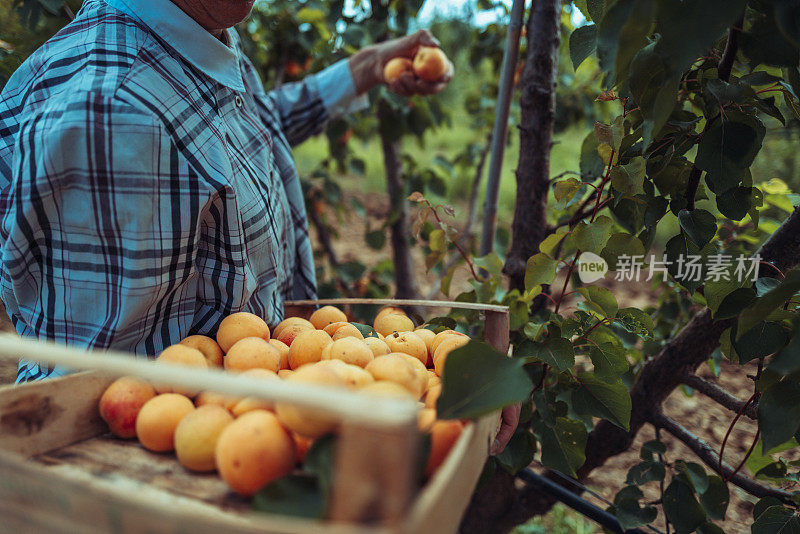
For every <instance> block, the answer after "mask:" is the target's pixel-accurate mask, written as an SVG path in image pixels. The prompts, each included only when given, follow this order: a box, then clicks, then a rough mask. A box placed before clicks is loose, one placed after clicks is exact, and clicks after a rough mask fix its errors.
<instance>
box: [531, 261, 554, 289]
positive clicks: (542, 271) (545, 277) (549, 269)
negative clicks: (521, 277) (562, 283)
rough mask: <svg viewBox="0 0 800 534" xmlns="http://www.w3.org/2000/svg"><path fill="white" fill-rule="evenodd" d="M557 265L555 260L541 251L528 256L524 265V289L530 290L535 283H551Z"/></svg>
mask: <svg viewBox="0 0 800 534" xmlns="http://www.w3.org/2000/svg"><path fill="white" fill-rule="evenodd" d="M557 266H558V261H557V260H554V259H553V258H551V257H550V256H548V255H547V254H542V253H541V252H540V253H538V254H535V255H533V256H531V257H530V258H528V264H527V266H526V267H525V289H526V290H528V291H530V289H531V288H533V286H535V285H539V284H552V283H553V280H555V278H556V267H557Z"/></svg>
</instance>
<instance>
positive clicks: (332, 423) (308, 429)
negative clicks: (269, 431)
mask: <svg viewBox="0 0 800 534" xmlns="http://www.w3.org/2000/svg"><path fill="white" fill-rule="evenodd" d="M317 332H320V330H317ZM286 381H287V382H292V383H303V384H320V385H325V386H331V387H341V388H345V387H347V386H346V384H345V382H344V380H343V379H342V378H341V376H340V375H339V374H338V373H337V372H336V371H334V370H332V369H329V368H327V367H326V366H322V365H306V366H303V367H301V368H299V369H297V370H296V371H294V372H293V373H292V374H291V375H290V376H289V377H288V378H286ZM275 413H277V414H278V418H279V419H280V421H281V423H283V425H284V426H286V427H287V428H289V429H291V430H292V431H294V432H297V433H298V434H301V435H303V436H306V437H308V438H317V437H319V436H321V435H323V434H327V433H328V432H331V431H333V430H334V429H335V428H336V427H337V425H338V421H337V420H336V419H334V418H331V417H328V416H325V415H321V414H320V413H318V412H317V411H315V410H311V409H308V408H298V407H296V406H294V405H292V404H285V403H280V402H279V403H277V404H276V405H275Z"/></svg>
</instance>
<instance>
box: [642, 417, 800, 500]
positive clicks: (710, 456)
mask: <svg viewBox="0 0 800 534" xmlns="http://www.w3.org/2000/svg"><path fill="white" fill-rule="evenodd" d="M650 422H651V423H652V424H653V425H654V426H656V428H663V429H664V430H666V431H667V432H669V433H670V434H672V435H673V436H675V438H677V439H678V440H679V441H681V442H682V443H683V444H684V445H686V446H687V447H689V448H690V449H691V450H692V452H694V453H695V454H696V455H697V457H698V458H700V459H701V460H702V461H703V463H704V464H706V465H707V466H708V467H710V468H711V469H712V470H713V471H715V472H716V473H718V474H719V475H721V476H722V477H723V478H724V479H727V480H728V482H732V483H733V484H735V485H736V486H738V487H740V488H742V489H743V490H744V491H746V492H747V493H749V494H750V495H754V496H756V497H758V498H763V497H775V498H776V499H779V500H780V501H782V502H784V503H786V504H792V505H793V504H795V503H794V499H793V496H792V494H791V493H789V492H788V491H784V490H782V489H778V488H772V487H769V486H765V485H763V484H760V483H759V482H756V481H755V480H753V479H752V478H750V477H746V476H744V475H741V474H739V473H736V472H735V471H734V469H733V468H732V467H731V466H729V465H728V464H726V463H725V462H722V472H721V473H720V472H719V465H720V461H719V455H718V454H717V452H716V451H715V450H714V449H713V448H711V446H710V445H709V444H708V443H706V442H705V441H703V440H702V439H700V438H699V437H698V436H695V435H694V434H692V433H691V432H690V431H689V430H687V429H686V428H685V427H684V426H682V425H681V424H680V423H678V422H677V421H675V420H674V419H671V418H669V417H667V416H666V415H664V414H663V413H661V412H655V413H653V415H652V417H651V421H650Z"/></svg>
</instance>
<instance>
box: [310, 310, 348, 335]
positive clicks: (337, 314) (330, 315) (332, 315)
mask: <svg viewBox="0 0 800 534" xmlns="http://www.w3.org/2000/svg"><path fill="white" fill-rule="evenodd" d="M308 320H309V321H311V324H313V325H314V328H316V329H317V330H322V329H323V328H325V327H326V326H328V325H329V324H331V323H338V322H342V321H345V322H346V321H347V316H346V315H345V314H344V312H343V311H342V310H340V309H339V308H337V307H336V306H323V307H322V308H320V309H318V310H316V311H315V312H314V313H312V314H311V317H309V318H308Z"/></svg>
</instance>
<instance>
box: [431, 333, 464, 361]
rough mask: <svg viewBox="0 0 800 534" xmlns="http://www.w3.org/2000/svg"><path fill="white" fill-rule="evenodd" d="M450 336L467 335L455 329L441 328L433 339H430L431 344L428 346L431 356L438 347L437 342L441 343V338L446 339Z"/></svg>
mask: <svg viewBox="0 0 800 534" xmlns="http://www.w3.org/2000/svg"><path fill="white" fill-rule="evenodd" d="M450 336H464V337H467V336H466V334H462V333H461V332H457V331H455V330H443V331H441V332H439V333H438V334H436V336H435V337H434V338H433V341H431V346H430V354H431V358H433V355H434V354H435V353H436V349H437V348H438V347H439V343H441V342H442V341H443V340H445V339H447V338H448V337H450Z"/></svg>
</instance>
